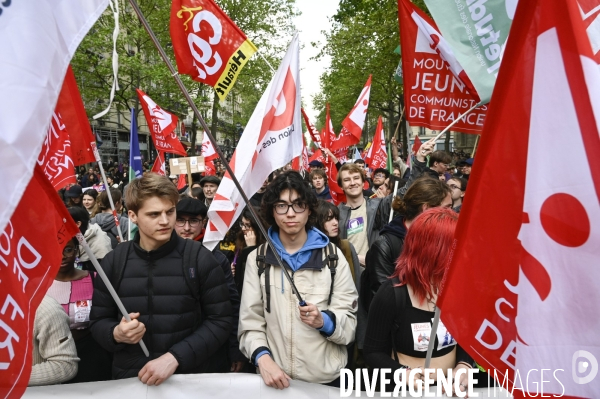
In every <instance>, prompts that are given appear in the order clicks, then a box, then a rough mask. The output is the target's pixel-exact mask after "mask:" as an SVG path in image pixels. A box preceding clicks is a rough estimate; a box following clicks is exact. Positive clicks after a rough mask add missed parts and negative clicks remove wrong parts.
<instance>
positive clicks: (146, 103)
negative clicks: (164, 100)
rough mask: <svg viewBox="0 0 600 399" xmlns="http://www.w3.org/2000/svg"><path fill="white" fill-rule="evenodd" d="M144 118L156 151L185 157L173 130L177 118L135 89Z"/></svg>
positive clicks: (181, 145)
mask: <svg viewBox="0 0 600 399" xmlns="http://www.w3.org/2000/svg"><path fill="white" fill-rule="evenodd" d="M136 91H137V94H138V97H139V99H140V103H141V104H142V109H143V110H144V116H145V117H146V122H147V123H148V129H150V133H152V139H153V140H154V146H155V147H156V149H157V150H158V151H162V152H169V153H173V154H178V155H181V156H184V157H185V156H187V152H186V151H185V148H183V144H181V141H179V139H178V138H177V133H176V132H175V128H176V127H177V116H175V115H173V114H172V113H170V112H167V111H165V110H164V109H162V108H161V107H160V106H159V105H158V104H156V103H155V102H154V101H153V100H152V99H151V98H150V97H148V95H147V94H146V93H144V92H143V91H141V90H140V89H136Z"/></svg>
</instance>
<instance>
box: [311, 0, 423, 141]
mask: <svg viewBox="0 0 600 399" xmlns="http://www.w3.org/2000/svg"><path fill="white" fill-rule="evenodd" d="M418 3H421V4H419V5H420V6H423V4H422V3H423V1H422V0H420V1H417V4H418ZM398 32H399V28H398V2H397V0H340V5H339V8H338V12H337V14H336V15H334V17H333V19H332V30H331V32H330V33H329V34H326V37H327V43H326V45H325V46H324V47H323V49H322V50H321V53H320V54H319V56H318V57H317V58H319V57H323V56H324V55H329V56H330V57H331V66H330V68H329V69H328V70H327V71H326V72H325V73H324V74H323V75H322V76H321V78H320V80H321V88H322V89H321V93H319V94H318V95H316V96H315V98H314V103H315V108H317V109H321V110H322V111H321V113H320V114H319V118H318V126H322V125H323V123H324V120H325V106H326V103H330V108H331V109H330V113H331V119H332V122H333V124H334V130H335V131H336V132H337V131H339V130H340V129H341V122H342V120H343V119H344V118H345V117H346V115H347V114H348V112H349V111H350V109H352V107H353V105H354V103H355V102H356V99H357V98H358V95H359V94H360V91H361V89H362V87H363V86H364V84H365V82H366V81H367V78H368V76H369V74H372V75H373V78H372V86H371V98H370V104H369V112H368V116H367V118H368V120H367V122H366V125H365V129H364V131H366V132H368V135H369V138H370V137H372V134H373V131H374V129H375V126H376V123H377V118H378V117H379V115H382V116H384V117H386V118H387V119H388V122H389V125H388V126H386V127H385V130H386V131H387V132H388V133H387V134H388V136H389V134H390V133H389V132H390V131H392V133H393V129H395V127H396V125H395V123H396V122H397V120H398V117H399V116H400V110H401V108H402V104H403V103H404V101H403V97H402V96H403V87H402V85H400V84H398V82H396V81H395V80H394V71H395V69H396V67H397V66H398V61H399V57H398V55H397V54H395V53H394V49H396V47H398V44H400V37H399V33H398ZM364 136H365V134H364V133H363V138H364V139H367V138H366V137H364Z"/></svg>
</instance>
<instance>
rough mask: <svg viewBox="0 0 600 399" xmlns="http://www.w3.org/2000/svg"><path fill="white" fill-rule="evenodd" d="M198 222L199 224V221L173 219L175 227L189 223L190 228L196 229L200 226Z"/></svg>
mask: <svg viewBox="0 0 600 399" xmlns="http://www.w3.org/2000/svg"><path fill="white" fill-rule="evenodd" d="M200 222H201V220H200V219H180V218H177V219H175V225H176V226H178V227H183V226H185V224H186V223H189V224H190V227H196V226H198V225H199V224H200Z"/></svg>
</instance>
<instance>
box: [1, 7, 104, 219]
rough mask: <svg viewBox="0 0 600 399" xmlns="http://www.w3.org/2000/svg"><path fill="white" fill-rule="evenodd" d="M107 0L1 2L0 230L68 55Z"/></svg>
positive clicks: (43, 129) (28, 169)
mask: <svg viewBox="0 0 600 399" xmlns="http://www.w3.org/2000/svg"><path fill="white" fill-rule="evenodd" d="M107 5H108V0H86V1H70V0H36V1H12V2H10V1H7V2H4V3H2V4H1V5H0V11H2V13H1V14H0V54H1V55H2V56H1V57H0V93H2V95H1V96H0V170H2V173H0V187H2V189H3V194H2V195H0V231H3V230H4V228H5V226H6V224H7V223H8V220H9V219H10V217H11V215H12V213H13V211H14V210H15V207H16V206H17V204H18V203H19V201H20V199H21V195H22V194H23V192H24V191H25V188H26V187H27V185H28V183H29V180H30V179H31V176H32V173H33V167H34V165H35V163H36V161H37V157H38V155H39V153H40V150H41V147H42V143H43V142H44V138H45V137H46V133H47V132H48V126H49V125H50V119H51V117H52V113H53V112H54V109H55V106H56V101H57V99H58V94H59V93H60V90H61V87H62V82H63V79H64V77H65V73H66V71H67V66H68V65H69V61H70V60H71V57H72V56H73V53H75V50H76V49H77V46H79V43H80V42H81V39H82V38H83V37H84V36H85V35H86V33H87V32H88V30H89V29H90V28H91V27H92V25H93V24H94V23H95V22H96V20H97V19H98V17H99V16H100V15H101V14H102V12H103V11H104V9H105V8H106V6H107Z"/></svg>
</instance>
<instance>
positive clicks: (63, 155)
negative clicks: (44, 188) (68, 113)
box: [37, 113, 77, 190]
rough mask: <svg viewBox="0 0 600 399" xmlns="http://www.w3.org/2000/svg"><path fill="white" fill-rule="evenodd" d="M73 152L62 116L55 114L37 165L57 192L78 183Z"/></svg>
mask: <svg viewBox="0 0 600 399" xmlns="http://www.w3.org/2000/svg"><path fill="white" fill-rule="evenodd" d="M71 151H72V148H71V142H70V140H69V133H68V132H67V130H66V128H65V124H64V123H63V120H62V119H61V117H60V115H58V114H57V113H54V114H52V121H51V122H50V128H49V129H48V134H46V139H45V140H44V144H43V145H42V151H41V152H40V155H39V157H38V161H37V163H38V165H39V166H40V168H41V169H42V171H43V172H44V174H45V175H46V178H48V180H49V181H50V183H51V184H52V186H53V187H54V189H55V190H60V189H61V188H63V187H64V186H66V185H67V184H75V183H77V179H76V178H75V165H73V158H72V153H71Z"/></svg>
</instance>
